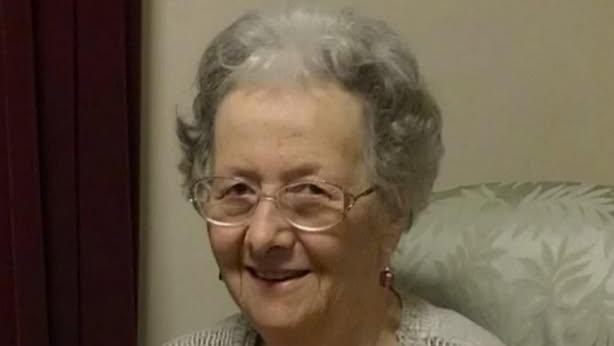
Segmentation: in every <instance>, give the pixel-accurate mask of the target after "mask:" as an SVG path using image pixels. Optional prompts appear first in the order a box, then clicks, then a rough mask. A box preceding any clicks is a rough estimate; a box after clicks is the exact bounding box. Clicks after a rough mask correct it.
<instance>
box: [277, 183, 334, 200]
mask: <svg viewBox="0 0 614 346" xmlns="http://www.w3.org/2000/svg"><path fill="white" fill-rule="evenodd" d="M286 192H287V193H291V194H296V195H305V196H317V197H327V198H330V197H331V193H330V192H329V191H328V190H327V189H325V188H324V187H323V186H320V185H318V184H315V183H301V184H296V185H293V186H290V187H288V189H287V190H286Z"/></svg>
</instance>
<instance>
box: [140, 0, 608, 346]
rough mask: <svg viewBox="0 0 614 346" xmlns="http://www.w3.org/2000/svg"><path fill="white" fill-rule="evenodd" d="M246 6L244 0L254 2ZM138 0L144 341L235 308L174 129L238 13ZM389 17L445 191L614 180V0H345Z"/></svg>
mask: <svg viewBox="0 0 614 346" xmlns="http://www.w3.org/2000/svg"><path fill="white" fill-rule="evenodd" d="M248 3H249V6H247V5H245V4H248ZM265 3H268V4H271V3H282V1H249V2H248V1H211V0H210V1H204V0H150V1H145V3H144V54H143V59H144V60H143V64H144V71H143V72H144V73H143V76H144V77H143V111H144V113H143V124H142V126H143V137H142V140H143V142H142V172H143V175H142V180H141V182H142V191H143V192H142V225H143V227H142V239H141V279H140V283H141V289H140V298H141V299H140V300H141V301H140V320H139V323H140V344H141V345H147V346H149V345H160V344H161V342H163V341H164V340H167V339H169V338H170V337H172V336H175V335H178V334H181V333H185V332H188V331H190V330H194V329H199V328H202V327H204V326H208V325H211V324H212V323H213V322H214V321H216V320H219V319H220V318H222V317H223V316H226V315H228V314H229V313H231V312H233V311H235V308H234V307H233V305H232V303H231V301H230V299H229V298H228V297H227V295H226V292H225V289H224V287H223V286H222V284H221V283H220V282H219V281H218V280H217V269H216V266H215V264H214V262H213V260H212V256H211V254H210V251H209V247H208V244H207V239H206V235H205V233H204V232H203V227H202V222H200V220H199V218H198V217H197V216H196V214H195V213H194V212H193V210H192V209H191V208H190V206H189V205H188V203H186V202H185V201H184V200H183V199H182V197H181V191H180V188H179V185H180V177H179V175H178V173H177V171H176V169H175V166H176V164H177V162H178V153H179V150H178V146H177V142H176V140H175V137H174V134H173V128H174V117H175V112H176V110H177V108H178V109H179V110H180V111H182V110H183V111H189V97H190V95H191V88H192V82H193V78H194V73H195V68H196V64H197V60H198V58H199V55H200V53H201V52H202V50H203V49H204V47H205V45H206V43H207V42H208V41H209V39H210V38H211V37H212V35H213V34H214V33H215V32H217V31H219V30H220V29H221V28H222V27H223V26H225V25H227V24H228V23H229V22H230V21H231V20H232V19H233V18H235V17H236V16H237V15H238V14H239V13H241V12H242V11H243V10H244V9H246V8H248V7H249V8H253V7H257V6H260V5H262V4H265ZM327 3H329V4H330V3H336V4H338V5H352V6H354V7H356V8H358V9H359V10H361V12H363V13H369V14H371V15H374V16H378V17H382V18H385V19H386V20H387V21H389V22H390V23H391V24H392V25H393V26H395V27H396V28H398V30H400V31H401V33H402V34H403V36H404V37H406V38H407V40H408V42H409V44H410V46H411V47H413V50H414V53H415V54H416V55H417V57H418V59H419V61H420V63H421V66H422V69H423V72H424V74H425V76H426V78H427V80H428V81H429V82H430V85H431V89H432V91H433V93H434V94H435V96H436V97H437V99H438V100H439V102H440V104H441V106H442V108H443V111H444V116H445V132H444V135H445V142H446V144H447V155H446V157H445V159H444V163H443V170H442V174H441V178H440V180H439V185H438V187H439V188H445V187H449V186H454V185H458V184H467V183H474V182H483V181H493V180H495V181H499V180H535V179H551V180H552V179H554V180H579V181H586V182H593V183H609V184H614V163H613V159H612V158H613V157H614V140H612V137H613V135H614V114H613V111H612V110H613V109H614V66H613V63H612V62H613V61H614V24H612V18H614V5H613V4H614V2H612V1H610V0H602V1H597V0H593V1H575V0H567V1H563V0H557V1H554V0H550V1H547V0H543V1H533V0H524V1H511V0H510V1H490V0H483V1H479V0H472V1H456V0H448V1H407V0H398V1H353V2H352V1H344V0H335V1H327Z"/></svg>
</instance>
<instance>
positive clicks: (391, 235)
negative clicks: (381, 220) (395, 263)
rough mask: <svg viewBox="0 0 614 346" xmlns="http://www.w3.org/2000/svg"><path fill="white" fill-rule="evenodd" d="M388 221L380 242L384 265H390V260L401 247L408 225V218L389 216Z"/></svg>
mask: <svg viewBox="0 0 614 346" xmlns="http://www.w3.org/2000/svg"><path fill="white" fill-rule="evenodd" d="M386 219H387V220H386V226H385V227H383V230H382V231H381V234H380V240H379V243H380V254H381V262H382V264H383V265H389V264H390V263H389V262H390V258H391V257H392V254H393V253H394V252H395V251H396V249H397V247H398V245H399V241H400V239H401V235H402V234H403V231H404V230H405V225H406V218H404V217H392V216H388V217H387V218H386Z"/></svg>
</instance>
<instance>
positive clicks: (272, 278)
mask: <svg viewBox="0 0 614 346" xmlns="http://www.w3.org/2000/svg"><path fill="white" fill-rule="evenodd" d="M247 272H249V273H250V275H251V276H252V277H254V278H256V279H258V280H261V281H265V282H267V283H270V284H278V283H284V282H290V281H293V280H298V279H301V278H303V277H305V276H307V274H309V273H310V272H311V271H310V270H263V269H256V268H252V267H247Z"/></svg>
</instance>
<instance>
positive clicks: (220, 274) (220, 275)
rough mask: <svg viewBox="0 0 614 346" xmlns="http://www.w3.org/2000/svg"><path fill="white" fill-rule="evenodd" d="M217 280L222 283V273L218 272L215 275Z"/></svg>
mask: <svg viewBox="0 0 614 346" xmlns="http://www.w3.org/2000/svg"><path fill="white" fill-rule="evenodd" d="M217 279H218V280H220V281H224V278H223V277H222V272H219V273H218V274H217Z"/></svg>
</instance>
